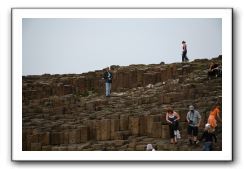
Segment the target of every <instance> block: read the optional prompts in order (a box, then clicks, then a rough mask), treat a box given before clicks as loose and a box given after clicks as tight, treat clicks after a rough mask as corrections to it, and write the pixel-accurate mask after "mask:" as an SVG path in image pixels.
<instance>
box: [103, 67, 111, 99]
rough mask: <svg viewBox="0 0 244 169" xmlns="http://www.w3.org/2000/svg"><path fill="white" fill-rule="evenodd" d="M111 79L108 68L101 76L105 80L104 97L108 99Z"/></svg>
mask: <svg viewBox="0 0 244 169" xmlns="http://www.w3.org/2000/svg"><path fill="white" fill-rule="evenodd" d="M112 78H113V75H112V73H111V72H110V71H109V67H107V68H106V71H105V72H104V74H103V79H104V80H105V89H106V93H105V94H106V97H109V96H110V94H111V85H112Z"/></svg>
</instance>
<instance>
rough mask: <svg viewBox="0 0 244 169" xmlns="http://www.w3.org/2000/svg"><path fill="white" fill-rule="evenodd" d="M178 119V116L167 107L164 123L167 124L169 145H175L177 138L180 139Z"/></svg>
mask: <svg viewBox="0 0 244 169" xmlns="http://www.w3.org/2000/svg"><path fill="white" fill-rule="evenodd" d="M179 119H180V116H179V114H178V113H176V112H175V111H173V109H172V108H171V107H169V108H168V109H167V113H166V121H167V122H168V123H169V135H170V143H171V144H176V143H177V138H180V133H179V122H178V121H179Z"/></svg>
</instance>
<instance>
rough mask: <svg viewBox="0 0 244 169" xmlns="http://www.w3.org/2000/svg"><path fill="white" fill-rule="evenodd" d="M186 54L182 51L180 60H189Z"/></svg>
mask: <svg viewBox="0 0 244 169" xmlns="http://www.w3.org/2000/svg"><path fill="white" fill-rule="evenodd" d="M186 54H187V51H183V52H182V62H185V61H189V59H188V58H187V56H186Z"/></svg>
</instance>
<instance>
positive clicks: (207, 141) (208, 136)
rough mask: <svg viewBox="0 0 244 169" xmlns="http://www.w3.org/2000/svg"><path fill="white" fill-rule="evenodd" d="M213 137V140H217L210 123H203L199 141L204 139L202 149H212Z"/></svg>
mask: <svg viewBox="0 0 244 169" xmlns="http://www.w3.org/2000/svg"><path fill="white" fill-rule="evenodd" d="M213 139H214V141H215V142H217V137H216V135H215V134H214V132H213V130H212V128H211V126H210V124H208V123H207V124H206V125H205V129H204V132H203V134H202V137H201V138H200V141H202V140H203V141H204V143H203V151H212V150H213Z"/></svg>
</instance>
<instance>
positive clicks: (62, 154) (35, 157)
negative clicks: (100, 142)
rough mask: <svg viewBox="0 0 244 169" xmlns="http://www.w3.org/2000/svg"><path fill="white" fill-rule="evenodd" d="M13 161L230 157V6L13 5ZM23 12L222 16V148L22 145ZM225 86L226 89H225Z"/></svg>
mask: <svg viewBox="0 0 244 169" xmlns="http://www.w3.org/2000/svg"><path fill="white" fill-rule="evenodd" d="M11 14H12V18H11V19H12V27H11V29H12V36H11V37H12V44H11V45H12V46H11V50H12V51H11V55H12V154H11V155H12V160H13V161H232V160H233V145H232V144H233V143H232V142H233V134H232V128H233V125H232V124H233V122H232V119H233V117H232V116H233V114H232V113H233V111H232V110H233V108H232V70H233V69H232V54H233V52H232V15H233V9H232V8H217V9H216V8H215V9H214V8H210V9H205V8H188V9H185V8H178V9H177V8H175V9H174V8H172V9H168V8H68V9H62V8H53V9H42V8H12V10H11ZM23 18H221V19H222V53H223V56H222V67H223V70H222V72H223V77H222V102H223V104H222V119H223V124H222V130H223V131H225V132H223V133H222V151H211V152H207V151H153V152H151V151H22V19H23ZM223 91H224V92H223Z"/></svg>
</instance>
